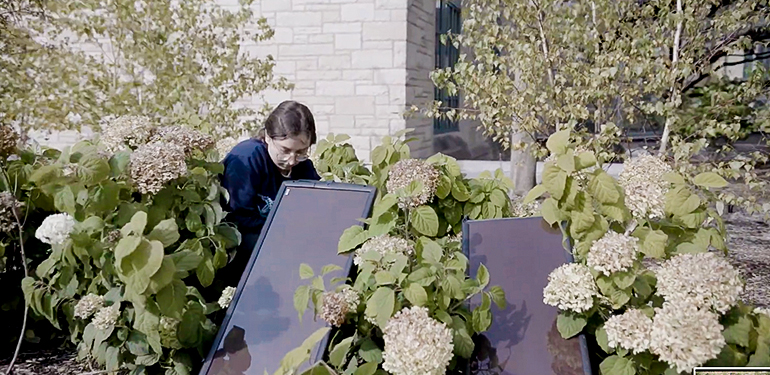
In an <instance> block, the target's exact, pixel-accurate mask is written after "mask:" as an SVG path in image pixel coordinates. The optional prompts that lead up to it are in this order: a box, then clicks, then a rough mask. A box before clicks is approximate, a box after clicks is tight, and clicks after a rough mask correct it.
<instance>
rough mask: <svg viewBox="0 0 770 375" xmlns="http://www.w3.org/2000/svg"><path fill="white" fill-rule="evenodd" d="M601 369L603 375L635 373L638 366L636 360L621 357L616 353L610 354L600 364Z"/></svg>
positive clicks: (631, 374) (633, 374) (630, 374)
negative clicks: (635, 363) (635, 364)
mask: <svg viewBox="0 0 770 375" xmlns="http://www.w3.org/2000/svg"><path fill="white" fill-rule="evenodd" d="M599 370H600V371H601V373H602V375H635V374H636V367H634V362H632V361H631V360H629V359H626V358H621V357H618V356H616V355H612V356H609V357H607V358H605V359H604V361H602V363H601V364H599Z"/></svg>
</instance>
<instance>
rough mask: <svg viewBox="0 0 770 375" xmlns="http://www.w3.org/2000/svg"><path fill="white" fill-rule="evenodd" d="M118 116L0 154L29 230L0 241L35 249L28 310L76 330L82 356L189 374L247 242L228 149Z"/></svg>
mask: <svg viewBox="0 0 770 375" xmlns="http://www.w3.org/2000/svg"><path fill="white" fill-rule="evenodd" d="M109 125H110V126H108V127H106V129H109V130H108V131H106V132H105V133H104V134H102V136H101V139H100V140H97V141H83V142H80V143H77V144H75V145H73V146H72V147H69V148H65V149H64V150H63V151H61V152H59V151H56V150H44V151H42V153H41V152H34V151H31V150H26V149H16V150H14V152H13V155H15V157H9V158H3V159H2V162H0V163H1V164H2V170H3V180H2V182H3V184H2V190H4V191H3V192H2V196H1V198H2V199H0V203H2V204H3V210H4V211H3V214H4V215H5V216H8V215H7V214H6V212H12V211H11V210H14V209H15V210H20V209H21V208H23V210H24V212H23V214H22V215H21V216H22V217H23V218H25V220H24V221H23V223H22V225H24V230H25V232H24V233H25V234H24V235H23V236H21V238H20V237H19V236H18V235H15V236H14V235H13V233H12V232H8V231H4V232H3V234H2V237H0V241H1V242H2V243H3V244H4V248H5V247H6V246H7V247H8V248H9V249H10V250H11V252H12V253H14V254H16V253H17V252H18V244H19V243H21V244H24V245H26V246H25V247H26V249H27V254H30V255H37V256H38V258H34V257H31V259H29V261H28V264H29V268H30V271H34V272H32V273H31V274H30V275H29V276H28V277H26V278H24V279H23V280H21V288H22V290H23V294H24V297H25V299H26V302H27V303H28V304H29V307H30V310H31V315H32V317H33V318H37V317H41V318H43V319H45V320H47V321H48V322H49V323H50V324H51V325H53V326H54V327H55V328H57V329H61V330H65V331H68V332H69V339H70V340H71V342H72V343H74V344H76V345H77V347H78V355H79V357H80V358H81V359H84V360H87V361H89V362H91V363H93V364H94V365H96V366H97V367H99V368H103V369H106V370H107V371H116V370H123V371H131V373H133V374H160V373H163V374H168V375H172V374H188V373H189V371H190V370H191V369H192V368H193V365H194V363H196V361H198V360H199V359H200V357H201V356H202V355H204V354H205V352H206V351H207V350H208V347H209V344H210V341H211V339H212V338H213V336H214V335H215V333H216V331H217V325H216V324H215V322H216V321H217V320H218V319H219V318H218V315H217V314H216V313H217V312H218V311H220V310H221V309H222V308H223V306H226V305H227V302H223V299H227V295H228V293H229V295H230V296H232V292H228V291H227V289H225V287H227V286H226V285H221V283H216V282H215V274H216V271H217V270H218V269H220V268H221V267H223V266H224V265H225V264H226V263H227V259H228V252H227V250H228V249H230V248H234V247H235V246H237V245H238V243H239V242H240V234H239V233H238V231H237V230H236V229H235V228H233V227H232V226H230V225H228V224H226V223H224V222H223V218H224V212H223V210H222V207H221V206H220V202H221V201H222V200H223V199H226V191H225V190H224V189H223V188H222V187H221V186H220V185H219V182H218V177H217V175H218V174H219V173H221V172H222V170H223V166H222V165H221V164H220V163H219V159H220V155H219V154H218V152H217V151H216V150H215V149H214V146H215V143H214V142H213V140H212V139H211V137H210V136H207V135H205V134H202V133H200V132H198V131H195V130H191V129H187V128H182V127H178V126H158V125H156V124H154V123H153V122H152V121H150V120H149V119H148V118H145V117H141V116H125V117H120V118H116V119H114V120H113V121H112V122H111V123H110V124H109ZM10 198H14V199H10ZM6 201H8V203H6ZM6 221H7V222H8V223H9V224H8V225H5V224H4V229H9V228H14V227H15V226H16V221H15V220H14V221H10V217H3V219H2V223H6ZM16 261H17V259H16V258H14V262H16ZM20 264H21V262H20V261H19V265H20ZM18 281H19V280H18V279H17V281H16V282H17V283H18ZM17 285H18V284H17ZM223 289H225V292H224V293H223V292H222V291H223ZM230 289H232V288H230ZM221 294H224V296H222V297H221V298H220V295H221ZM4 298H5V297H4ZM218 299H219V300H218ZM22 307H23V305H22ZM19 315H20V314H19ZM37 326H39V325H36V326H34V328H35V329H37ZM14 331H16V329H15V328H14Z"/></svg>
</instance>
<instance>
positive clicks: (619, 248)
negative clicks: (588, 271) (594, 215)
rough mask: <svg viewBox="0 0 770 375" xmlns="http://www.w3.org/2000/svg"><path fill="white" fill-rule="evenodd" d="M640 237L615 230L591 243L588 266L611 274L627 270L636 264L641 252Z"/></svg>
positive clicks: (587, 259) (587, 260)
mask: <svg viewBox="0 0 770 375" xmlns="http://www.w3.org/2000/svg"><path fill="white" fill-rule="evenodd" d="M638 244H639V239H638V238H636V237H632V236H626V235H625V234H622V233H617V232H615V231H613V230H610V231H609V232H607V234H605V235H604V237H602V238H601V239H600V240H598V241H596V242H594V243H593V245H591V250H590V251H589V252H588V256H587V257H586V263H588V266H589V267H591V268H593V269H595V270H597V271H599V272H601V273H603V274H605V275H607V276H609V275H610V274H612V273H613V272H618V271H626V270H628V269H629V268H631V267H632V266H633V265H634V261H635V260H636V256H637V254H639V245H638Z"/></svg>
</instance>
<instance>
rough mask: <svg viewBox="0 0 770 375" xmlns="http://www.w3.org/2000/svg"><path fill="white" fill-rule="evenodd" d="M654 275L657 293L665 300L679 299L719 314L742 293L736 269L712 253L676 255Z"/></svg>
mask: <svg viewBox="0 0 770 375" xmlns="http://www.w3.org/2000/svg"><path fill="white" fill-rule="evenodd" d="M656 274H657V278H658V284H657V288H658V294H660V295H661V296H663V297H664V298H665V299H666V300H667V301H683V302H686V303H688V304H691V305H693V306H695V307H697V308H701V309H702V308H713V309H714V310H715V311H717V312H719V313H725V312H726V311H727V310H729V309H730V308H731V307H732V306H734V305H735V304H736V303H737V302H738V299H739V297H740V294H741V292H743V281H742V280H741V277H740V274H739V273H738V271H737V270H736V269H735V268H734V267H733V266H732V265H731V264H730V262H728V260H727V259H725V258H724V257H723V256H719V255H717V254H716V253H700V254H682V255H677V256H675V257H673V258H671V259H669V260H667V261H666V262H664V263H663V264H662V265H661V267H660V268H659V269H658V270H657V272H656Z"/></svg>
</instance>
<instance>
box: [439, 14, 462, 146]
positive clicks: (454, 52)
mask: <svg viewBox="0 0 770 375" xmlns="http://www.w3.org/2000/svg"><path fill="white" fill-rule="evenodd" d="M450 31H451V32H452V33H453V34H459V33H460V32H461V31H462V11H461V8H460V4H459V2H457V1H452V0H436V42H435V45H436V57H435V67H436V69H445V68H451V67H454V65H455V64H456V63H457V62H458V61H459V58H460V51H459V50H458V49H457V48H456V47H455V46H453V45H452V44H451V43H448V44H447V45H444V44H443V43H441V36H442V35H446V34H447V33H449V32H450ZM433 95H434V98H435V100H437V101H440V102H441V104H442V107H443V108H445V109H443V110H442V112H445V111H446V109H447V108H459V107H460V95H459V94H455V95H449V92H447V90H446V89H443V90H439V88H438V87H435V86H434V88H433ZM457 131H460V124H459V121H456V120H451V119H448V118H445V117H444V118H434V119H433V133H434V134H443V133H451V132H457Z"/></svg>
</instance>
